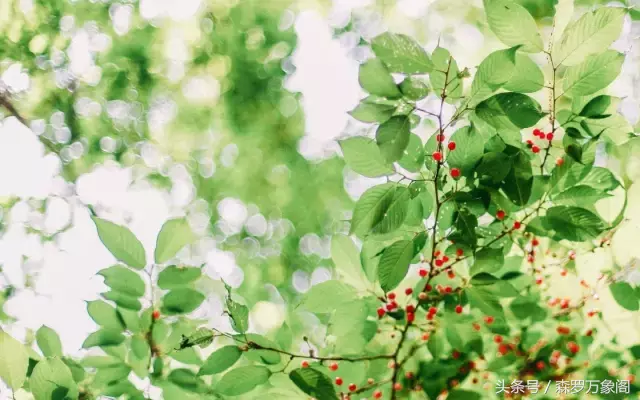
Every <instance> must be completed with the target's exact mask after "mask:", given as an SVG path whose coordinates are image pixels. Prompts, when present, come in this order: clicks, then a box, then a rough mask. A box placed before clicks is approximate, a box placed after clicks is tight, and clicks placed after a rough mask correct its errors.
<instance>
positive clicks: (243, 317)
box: [227, 298, 249, 333]
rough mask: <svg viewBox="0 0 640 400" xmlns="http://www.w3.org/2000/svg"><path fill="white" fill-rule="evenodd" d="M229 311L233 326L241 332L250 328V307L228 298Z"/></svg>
mask: <svg viewBox="0 0 640 400" xmlns="http://www.w3.org/2000/svg"><path fill="white" fill-rule="evenodd" d="M227 311H228V312H229V315H230V316H231V327H232V328H233V329H234V330H235V331H236V332H240V333H244V332H246V331H247V330H248V329H249V308H248V307H247V306H245V305H244V304H240V303H237V302H235V301H233V300H231V298H227Z"/></svg>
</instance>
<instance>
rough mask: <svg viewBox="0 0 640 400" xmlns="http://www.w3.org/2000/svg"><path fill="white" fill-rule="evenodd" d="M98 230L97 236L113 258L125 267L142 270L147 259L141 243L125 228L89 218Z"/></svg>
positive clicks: (95, 218)
mask: <svg viewBox="0 0 640 400" xmlns="http://www.w3.org/2000/svg"><path fill="white" fill-rule="evenodd" d="M91 219H92V220H93V222H94V223H95V225H96V228H97V229H98V236H100V240H101V241H102V243H103V244H104V245H105V247H106V248H107V249H108V250H109V251H110V252H111V254H113V256H114V257H115V258H116V259H117V260H119V261H122V262H123V263H125V264H126V265H128V266H130V267H133V268H136V269H143V268H144V267H145V265H146V264H147V259H146V256H145V252H144V247H142V243H140V241H139V240H138V238H136V237H135V235H134V234H133V233H132V232H131V231H130V230H129V229H128V228H127V227H124V226H121V225H117V224H114V223H113V222H110V221H107V220H104V219H100V218H97V217H91Z"/></svg>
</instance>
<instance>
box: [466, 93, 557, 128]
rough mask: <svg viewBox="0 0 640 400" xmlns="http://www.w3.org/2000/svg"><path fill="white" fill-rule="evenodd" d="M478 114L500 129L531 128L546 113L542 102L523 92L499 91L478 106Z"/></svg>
mask: <svg viewBox="0 0 640 400" xmlns="http://www.w3.org/2000/svg"><path fill="white" fill-rule="evenodd" d="M476 114H477V115H478V117H480V118H482V119H483V120H484V121H486V122H487V123H489V124H490V125H492V126H493V127H494V128H496V129H498V130H502V129H504V130H508V131H516V130H517V131H519V130H520V129H525V128H530V127H532V126H534V125H536V124H537V123H538V121H540V118H542V117H543V116H544V115H545V113H544V112H542V108H541V107H540V104H539V103H538V102H537V101H535V100H534V99H532V98H531V97H529V96H527V95H526V94H522V93H513V92H508V93H498V94H496V95H494V96H492V97H490V98H488V99H487V100H485V101H483V102H481V103H480V104H478V105H477V106H476Z"/></svg>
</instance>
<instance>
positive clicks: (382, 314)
mask: <svg viewBox="0 0 640 400" xmlns="http://www.w3.org/2000/svg"><path fill="white" fill-rule="evenodd" d="M377 312H378V318H382V317H384V314H385V311H384V308H382V307H380V308H378V311H377Z"/></svg>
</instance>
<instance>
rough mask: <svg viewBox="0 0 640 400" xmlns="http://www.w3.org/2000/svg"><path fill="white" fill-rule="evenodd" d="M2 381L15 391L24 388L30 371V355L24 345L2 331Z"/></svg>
mask: <svg viewBox="0 0 640 400" xmlns="http://www.w3.org/2000/svg"><path fill="white" fill-rule="evenodd" d="M0 360H2V362H0V379H2V381H4V383H5V384H6V385H7V386H9V387H10V388H11V389H13V390H18V389H20V388H21V387H22V384H23V383H24V381H25V379H26V378H27V370H28V369H29V354H28V353H27V350H26V348H25V347H24V345H23V344H22V343H20V342H18V341H17V340H15V339H14V338H12V337H11V336H9V334H7V333H6V332H4V331H2V330H0Z"/></svg>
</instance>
